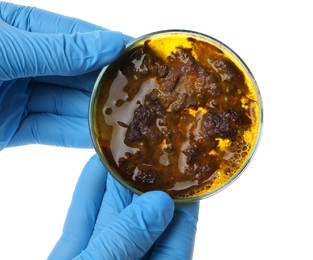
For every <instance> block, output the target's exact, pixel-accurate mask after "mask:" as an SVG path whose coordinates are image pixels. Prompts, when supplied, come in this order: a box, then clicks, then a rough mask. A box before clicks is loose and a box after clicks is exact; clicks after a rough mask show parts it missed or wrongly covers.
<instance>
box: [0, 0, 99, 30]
mask: <svg viewBox="0 0 313 260" xmlns="http://www.w3.org/2000/svg"><path fill="white" fill-rule="evenodd" d="M0 18H1V19H2V20H4V21H5V22H6V23H8V24H10V25H12V26H14V27H17V28H20V29H23V30H26V31H30V32H41V33H75V32H90V31H96V30H105V29H104V28H102V27H100V26H97V25H94V24H91V23H88V22H85V21H83V20H80V19H77V18H71V17H68V16H64V15H60V14H56V13H53V12H49V11H45V10H42V9H39V8H36V7H30V6H22V5H16V4H12V3H5V2H0Z"/></svg>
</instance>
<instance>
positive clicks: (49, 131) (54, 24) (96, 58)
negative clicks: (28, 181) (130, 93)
mask: <svg viewBox="0 0 313 260" xmlns="http://www.w3.org/2000/svg"><path fill="white" fill-rule="evenodd" d="M128 40H129V38H128V37H127V36H124V35H122V34H121V33H119V32H112V31H109V30H106V29H104V28H101V27H98V26H96V25H93V24H90V23H87V22H84V21H81V20H79V19H74V18H70V17H65V16H62V15H58V14H55V13H51V12H47V11H44V10H40V9H37V8H31V7H25V6H18V5H14V4H10V3H5V2H0V61H1V62H0V150H2V149H3V148H5V147H10V146H18V145H25V144H33V143H40V144H49V145H57V146H66V147H92V142H91V140H90V137H89V132H88V120H87V113H88V103H89V97H90V93H91V90H92V88H93V84H94V81H95V79H96V77H97V74H98V71H97V70H99V69H100V68H102V67H103V66H104V65H106V64H108V63H110V62H111V61H112V60H114V59H115V58H116V57H117V56H118V55H119V54H120V52H121V51H122V50H123V49H124V46H125V42H126V41H128Z"/></svg>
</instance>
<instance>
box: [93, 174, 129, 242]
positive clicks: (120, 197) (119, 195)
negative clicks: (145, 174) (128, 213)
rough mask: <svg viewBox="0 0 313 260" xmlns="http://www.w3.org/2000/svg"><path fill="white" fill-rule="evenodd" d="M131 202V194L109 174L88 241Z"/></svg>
mask: <svg viewBox="0 0 313 260" xmlns="http://www.w3.org/2000/svg"><path fill="white" fill-rule="evenodd" d="M132 201H133V193H132V192H131V191H129V190H128V189H127V188H125V187H124V186H122V185H121V184H120V183H118V182H117V181H116V180H115V179H114V178H113V177H112V176H111V175H110V174H109V175H108V178H107V184H106V192H105V194H104V195H103V201H102V205H101V208H100V211H99V215H98V219H97V222H96V225H95V228H94V232H93V234H92V237H91V238H90V241H92V240H94V239H95V238H97V237H98V235H99V234H100V233H101V232H102V230H103V229H104V228H105V226H107V225H108V224H110V223H111V222H112V221H113V220H114V219H115V217H116V216H117V215H118V214H119V213H120V212H122V211H123V210H124V209H125V208H126V207H127V206H128V205H129V204H131V202H132Z"/></svg>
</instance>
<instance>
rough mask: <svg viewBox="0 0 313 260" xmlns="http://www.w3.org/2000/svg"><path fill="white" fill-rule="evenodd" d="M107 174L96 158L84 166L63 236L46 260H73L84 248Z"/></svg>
mask: <svg viewBox="0 0 313 260" xmlns="http://www.w3.org/2000/svg"><path fill="white" fill-rule="evenodd" d="M106 178H107V171H106V170H105V168H104V167H103V166H102V164H101V162H100V161H99V159H98V157H97V156H93V157H92V158H91V159H90V160H89V161H88V163H87V164H86V166H85V167H84V169H83V171H82V173H81V175H80V177H79V180H78V182H77V184H76V188H75V191H74V194H73V198H72V202H71V205H70V207H69V210H68V213H67V216H66V220H65V224H64V228H63V233H62V236H61V238H60V239H59V241H58V242H57V243H56V245H55V247H54V248H53V250H52V252H51V253H50V256H49V258H48V259H50V260H54V259H55V260H62V259H64V260H65V259H66V260H67V259H72V258H73V257H74V256H76V255H77V254H79V253H80V252H81V251H82V250H83V249H85V248H86V247H87V244H88V242H89V239H90V236H91V234H92V231H93V227H94V224H95V221H96V218H97V214H98V211H99V208H100V205H101V201H102V197H103V194H104V192H105V183H106Z"/></svg>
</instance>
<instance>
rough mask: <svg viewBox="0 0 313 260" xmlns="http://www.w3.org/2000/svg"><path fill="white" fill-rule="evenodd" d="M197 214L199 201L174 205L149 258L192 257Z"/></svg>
mask: <svg viewBox="0 0 313 260" xmlns="http://www.w3.org/2000/svg"><path fill="white" fill-rule="evenodd" d="M198 215H199V202H196V203H190V204H178V205H176V208H175V213H174V217H173V219H172V221H171V223H170V225H169V226H168V228H167V230H166V232H165V233H164V234H163V235H162V236H161V237H160V239H158V241H157V242H156V243H155V245H154V247H153V251H152V253H151V255H150V256H149V259H162V260H163V259H165V260H166V259H173V258H175V259H192V255H193V249H194V243H195V237H196V231H197V222H198Z"/></svg>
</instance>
